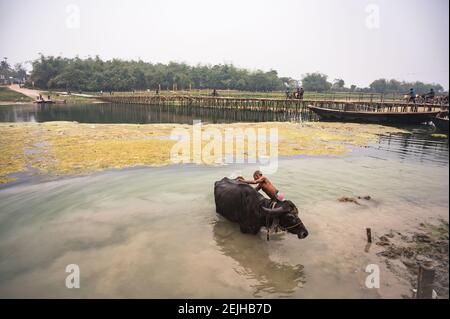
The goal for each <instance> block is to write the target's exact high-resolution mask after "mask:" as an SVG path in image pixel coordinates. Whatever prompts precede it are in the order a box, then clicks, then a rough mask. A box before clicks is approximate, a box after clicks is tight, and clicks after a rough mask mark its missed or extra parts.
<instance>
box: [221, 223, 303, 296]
mask: <svg viewBox="0 0 450 319" xmlns="http://www.w3.org/2000/svg"><path fill="white" fill-rule="evenodd" d="M213 232H214V240H215V241H216V244H217V246H218V247H219V249H220V251H221V252H222V253H223V254H224V255H225V256H228V257H230V258H232V259H233V260H235V261H236V262H237V264H238V267H235V271H236V272H237V273H239V274H240V275H241V276H243V277H245V278H246V279H248V280H251V281H255V283H254V284H252V287H253V289H254V292H253V296H254V297H264V296H270V295H277V296H290V295H292V294H293V293H294V292H295V290H297V289H298V288H299V287H302V286H303V284H304V283H305V282H306V280H305V275H304V273H303V268H304V267H303V266H302V265H290V264H287V263H280V262H276V261H273V260H272V259H271V257H270V254H269V247H268V245H267V243H266V242H265V241H262V240H261V238H260V237H256V236H253V235H245V234H242V233H241V232H240V230H239V227H237V225H236V224H232V223H230V222H228V221H226V220H224V219H222V218H219V219H218V220H217V222H216V223H215V224H214V228H213ZM274 238H276V237H274Z"/></svg>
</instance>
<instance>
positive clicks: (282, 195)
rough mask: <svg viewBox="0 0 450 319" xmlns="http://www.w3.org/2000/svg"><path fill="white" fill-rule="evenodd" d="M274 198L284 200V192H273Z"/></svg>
mask: <svg viewBox="0 0 450 319" xmlns="http://www.w3.org/2000/svg"><path fill="white" fill-rule="evenodd" d="M275 199H276V200H277V201H279V202H282V201H284V194H283V193H280V192H279V191H277V193H276V194H275Z"/></svg>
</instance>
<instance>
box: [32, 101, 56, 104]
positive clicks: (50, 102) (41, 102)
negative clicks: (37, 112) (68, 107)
mask: <svg viewBox="0 0 450 319" xmlns="http://www.w3.org/2000/svg"><path fill="white" fill-rule="evenodd" d="M34 103H37V104H53V103H55V102H54V101H52V100H36V101H34Z"/></svg>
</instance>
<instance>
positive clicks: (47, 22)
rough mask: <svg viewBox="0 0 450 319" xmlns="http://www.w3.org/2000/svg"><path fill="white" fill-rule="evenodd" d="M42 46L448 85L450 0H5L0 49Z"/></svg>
mask: <svg viewBox="0 0 450 319" xmlns="http://www.w3.org/2000/svg"><path fill="white" fill-rule="evenodd" d="M370 4H373V5H375V9H374V10H375V11H373V9H371V8H373V6H369V7H368V5H370ZM74 8H75V9H74ZM77 10H79V25H77V12H76V11H77ZM366 10H368V11H366ZM377 10H378V12H379V19H378V23H377V19H376V15H377V14H376V11H377ZM367 22H369V24H368V23H367ZM368 26H369V27H368ZM38 52H42V53H44V54H45V55H59V54H61V55H63V56H66V57H73V56H75V55H79V56H80V57H86V56H88V55H91V56H95V55H97V54H98V55H100V57H102V58H104V59H111V58H122V59H138V58H141V59H142V60H144V61H150V62H163V63H166V62H168V61H178V62H187V63H189V64H197V63H203V64H205V63H211V64H215V63H225V62H232V63H233V64H235V65H236V66H239V67H244V68H249V69H257V68H259V69H263V70H266V71H267V70H270V69H275V70H277V71H278V72H279V75H280V76H291V77H293V78H297V79H299V78H301V76H302V74H305V73H307V72H314V71H320V72H323V73H325V74H328V75H329V77H330V80H333V79H334V78H343V79H344V80H345V82H346V85H347V86H349V85H350V84H356V85H358V86H367V85H369V84H370V82H371V81H373V80H374V79H377V78H396V79H399V80H408V81H413V80H420V81H425V82H437V83H440V84H442V85H443V86H444V87H445V88H446V89H448V87H449V1H448V0H373V1H366V0H301V1H298V0H297V1H295V0H277V1H275V0H273V1H265V0H255V1H251V0H247V1H246V0H227V1H224V0H223V1H214V0H198V1H197V0H191V1H182V0H171V1H167V0H166V1H160V0H155V1H153V0H152V1H144V0H127V1H125V0H122V1H119V0H71V1H67V0H62V1H61V0H59V1H56V0H54V1H51V0H40V1H32V0H0V55H1V56H2V57H3V56H6V57H8V60H9V61H10V63H15V62H24V61H27V60H31V59H35V58H36V57H38Z"/></svg>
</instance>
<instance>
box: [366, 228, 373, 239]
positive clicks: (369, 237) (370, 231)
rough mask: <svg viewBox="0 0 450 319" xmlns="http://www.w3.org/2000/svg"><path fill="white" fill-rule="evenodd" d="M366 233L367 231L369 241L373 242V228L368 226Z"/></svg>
mask: <svg viewBox="0 0 450 319" xmlns="http://www.w3.org/2000/svg"><path fill="white" fill-rule="evenodd" d="M366 233H367V242H368V243H371V242H372V230H371V229H370V228H366Z"/></svg>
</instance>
